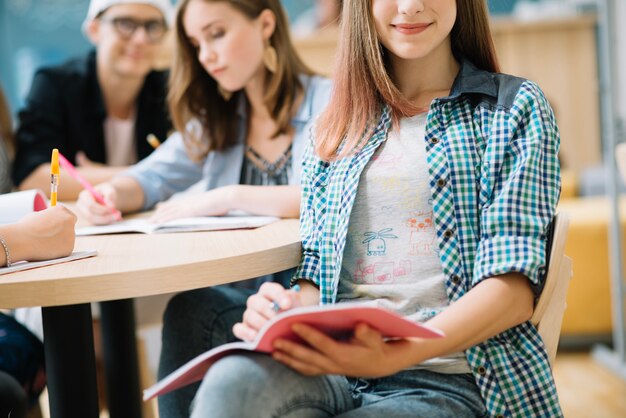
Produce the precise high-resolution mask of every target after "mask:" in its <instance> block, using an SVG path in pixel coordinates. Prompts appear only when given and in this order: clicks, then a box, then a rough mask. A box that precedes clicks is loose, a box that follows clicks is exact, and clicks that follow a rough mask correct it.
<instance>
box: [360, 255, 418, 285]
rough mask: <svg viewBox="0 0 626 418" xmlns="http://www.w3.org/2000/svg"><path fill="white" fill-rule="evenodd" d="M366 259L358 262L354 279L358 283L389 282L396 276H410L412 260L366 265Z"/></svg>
mask: <svg viewBox="0 0 626 418" xmlns="http://www.w3.org/2000/svg"><path fill="white" fill-rule="evenodd" d="M364 264H365V260H363V259H359V260H358V261H357V262H356V269H355V270H354V275H353V280H354V283H356V284H389V283H393V282H394V281H395V279H396V278H399V277H403V276H408V275H409V274H410V273H411V262H410V261H409V260H400V261H399V262H397V263H396V262H394V261H386V262H380V263H373V264H368V265H364Z"/></svg>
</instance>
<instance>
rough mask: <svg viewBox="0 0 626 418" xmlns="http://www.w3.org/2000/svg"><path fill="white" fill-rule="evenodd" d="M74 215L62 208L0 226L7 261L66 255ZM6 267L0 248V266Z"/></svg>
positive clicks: (68, 252)
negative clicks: (7, 254) (7, 251)
mask: <svg viewBox="0 0 626 418" xmlns="http://www.w3.org/2000/svg"><path fill="white" fill-rule="evenodd" d="M75 223H76V216H75V215H74V214H73V213H72V212H70V211H69V210H68V209H67V208H65V207H64V206H55V207H53V208H49V209H46V210H44V211H41V212H34V213H31V214H29V215H26V216H25V217H24V218H22V219H21V220H20V221H18V222H16V223H14V224H9V225H1V226H0V236H2V237H3V238H4V241H5V242H6V245H7V248H8V250H9V256H10V257H11V262H12V263H15V262H17V261H22V260H29V261H35V260H48V259H52V258H58V257H64V256H67V255H69V254H70V253H71V252H72V250H73V249H74V224H75ZM6 264H7V258H6V253H5V251H4V248H2V247H0V266H5V265H6Z"/></svg>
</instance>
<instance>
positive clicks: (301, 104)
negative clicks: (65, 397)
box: [78, 0, 331, 418]
mask: <svg viewBox="0 0 626 418" xmlns="http://www.w3.org/2000/svg"><path fill="white" fill-rule="evenodd" d="M175 26H176V28H175V31H176V33H175V34H176V44H177V45H176V50H175V61H174V65H173V67H172V71H171V78H170V91H169V95H168V101H169V108H170V115H171V117H172V120H173V122H174V125H175V127H176V129H177V131H178V132H176V133H174V134H173V135H171V136H170V138H169V139H168V140H167V141H165V142H164V143H163V144H162V145H160V146H159V147H158V149H157V150H156V151H155V152H154V153H153V154H152V155H151V156H150V157H148V158H147V159H145V160H143V161H142V162H140V163H139V164H137V165H136V166H134V167H132V168H131V169H130V170H129V171H128V172H126V173H124V174H123V175H121V176H118V177H116V178H114V179H112V180H111V181H110V182H108V183H104V184H101V185H99V186H97V189H98V190H99V191H100V192H102V194H103V195H104V196H105V198H106V199H107V200H108V201H109V202H110V204H111V205H114V206H115V208H117V209H119V210H120V211H122V212H132V211H137V210H140V209H144V210H145V209H151V208H152V207H154V206H155V205H156V210H155V213H154V215H153V219H154V220H155V221H157V222H160V221H167V220H170V219H173V218H180V217H190V216H204V215H223V214H226V213H228V212H229V211H231V210H243V211H246V212H250V213H253V214H258V215H273V216H279V217H297V216H298V214H299V207H300V171H301V161H302V153H303V150H304V144H305V142H306V139H305V138H306V136H307V135H308V126H309V123H310V122H312V120H313V118H314V117H315V116H316V115H317V114H318V113H320V112H321V110H322V109H323V107H324V106H325V105H326V103H327V102H328V97H329V93H330V86H331V85H330V82H329V80H327V79H324V78H321V77H317V76H314V75H313V74H312V72H311V71H310V70H309V69H308V68H307V67H306V66H305V65H304V64H303V63H302V61H301V60H300V58H299V57H298V55H297V54H296V52H295V50H294V47H293V45H292V43H291V40H290V37H289V28H288V23H287V18H286V16H285V13H284V11H283V9H282V7H281V5H280V1H279V0H218V1H215V0H182V1H181V2H180V3H179V5H178V11H177V16H176V25H175ZM183 191H184V192H185V193H183V194H181V195H178V196H176V198H174V199H171V200H168V201H166V202H164V201H165V200H167V199H168V198H169V197H171V196H172V195H173V194H175V193H177V192H183ZM158 202H163V203H159V204H158V205H157V203H158ZM78 209H79V210H80V211H81V212H82V213H83V214H85V215H86V217H87V218H88V219H89V220H90V221H91V222H93V223H100V224H102V223H111V222H113V221H115V220H116V214H113V213H111V211H110V209H108V208H107V207H105V206H102V205H99V204H98V203H96V202H95V201H94V200H93V198H92V196H91V195H90V194H89V193H87V192H83V193H81V194H80V196H79V200H78ZM289 276H290V274H289V273H287V272H282V273H277V274H276V275H271V276H266V277H261V278H257V279H253V281H251V282H244V283H237V284H235V285H233V287H237V288H232V287H227V286H224V287H219V288H210V289H200V290H196V291H191V292H185V293H181V294H178V295H177V296H175V297H174V298H173V299H172V300H171V301H170V302H169V304H168V307H167V309H166V312H165V316H164V319H163V347H162V351H161V359H160V365H159V375H160V376H163V375H167V374H169V373H170V372H171V371H172V370H174V369H176V368H178V367H179V366H181V365H182V364H183V363H185V362H186V361H187V360H188V359H189V358H191V357H194V356H196V355H198V354H200V353H201V352H203V351H205V350H207V349H209V348H211V346H212V345H219V344H222V343H225V342H228V341H231V340H233V339H234V336H233V334H232V331H231V329H232V326H233V324H234V323H235V322H237V320H238V319H239V318H240V317H241V314H242V312H243V311H244V310H245V301H246V298H247V297H248V296H249V295H250V294H251V293H252V292H253V291H255V290H256V289H257V288H258V284H259V283H260V282H264V281H279V282H282V283H287V282H288V280H289ZM173 280H175V279H174V278H173ZM242 287H243V288H242ZM196 388H197V385H196V386H190V387H188V388H185V390H183V391H178V392H176V393H174V394H172V395H170V396H164V397H162V398H160V399H159V411H160V415H161V417H163V418H169V417H176V416H184V417H186V416H188V414H189V404H190V402H191V400H192V399H193V396H194V393H195V389H196Z"/></svg>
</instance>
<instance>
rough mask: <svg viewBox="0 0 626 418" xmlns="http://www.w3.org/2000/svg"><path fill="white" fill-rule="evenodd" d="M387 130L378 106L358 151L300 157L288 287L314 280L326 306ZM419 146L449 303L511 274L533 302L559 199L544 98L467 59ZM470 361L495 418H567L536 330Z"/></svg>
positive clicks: (476, 350)
mask: <svg viewBox="0 0 626 418" xmlns="http://www.w3.org/2000/svg"><path fill="white" fill-rule="evenodd" d="M391 125H392V124H391V114H390V111H389V109H388V108H386V107H384V106H383V107H382V110H381V116H380V119H379V121H378V123H377V125H376V127H375V129H374V130H373V131H372V132H373V133H371V134H370V137H369V138H367V141H366V142H365V145H364V146H363V148H362V149H361V150H360V151H358V152H356V153H355V154H353V155H351V156H349V157H347V158H343V159H340V160H337V161H333V162H330V163H329V162H326V161H322V160H321V159H320V158H319V157H317V156H316V155H315V153H314V152H313V145H312V142H313V141H310V143H309V145H308V147H307V148H308V149H307V151H306V152H305V158H304V163H303V164H304V167H303V177H302V205H301V219H300V229H301V235H302V247H303V255H302V260H301V263H300V265H299V267H298V269H297V272H296V274H295V276H294V278H293V281H295V280H300V279H304V280H310V281H312V282H313V283H314V284H315V285H317V286H318V287H319V289H320V303H322V304H326V303H334V302H335V298H336V295H337V282H338V280H339V273H340V271H341V263H342V257H343V250H344V246H345V243H346V234H347V232H348V221H349V219H350V211H351V209H352V206H353V203H354V199H355V196H356V191H357V186H358V182H359V177H360V174H361V172H362V171H363V168H364V167H365V166H366V164H367V163H368V162H369V161H370V159H371V157H372V155H373V154H374V152H375V151H376V149H377V148H378V147H379V145H380V144H381V143H383V142H384V141H385V140H386V139H387V135H388V133H389V131H390V129H391ZM424 140H425V142H426V151H427V163H428V168H429V177H430V189H431V194H432V202H433V211H434V224H435V228H436V232H437V239H438V245H439V250H440V257H441V264H442V267H443V272H444V274H445V277H446V289H447V293H448V296H449V299H450V301H454V300H457V299H458V298H460V297H461V296H463V295H464V294H465V293H466V292H467V291H469V290H470V289H471V288H473V287H474V286H476V285H477V284H478V283H480V282H481V281H482V280H485V279H487V278H490V277H493V276H496V275H502V274H505V273H510V272H518V273H521V274H524V275H525V276H526V277H528V280H529V281H530V283H531V285H532V287H533V289H534V291H535V292H536V294H537V295H538V294H539V293H540V291H541V289H542V285H543V280H544V278H545V266H546V244H547V234H548V226H549V224H550V222H551V220H552V218H553V217H554V214H555V208H556V205H557V202H558V199H559V194H560V168H559V162H558V157H557V153H558V149H559V143H560V139H559V133H558V129H557V127H556V123H555V119H554V115H553V112H552V109H551V108H550V105H549V104H548V102H547V100H546V98H545V97H544V95H543V93H542V92H541V90H540V89H539V88H538V87H537V86H536V85H535V84H534V83H532V82H530V81H528V80H524V79H521V78H517V77H512V76H509V75H504V74H494V73H489V72H486V71H483V70H479V69H477V68H476V67H475V66H473V65H472V64H471V63H469V62H467V61H463V62H461V69H460V71H459V74H458V75H457V77H456V80H455V82H454V84H453V87H452V89H451V92H450V95H449V96H448V97H444V98H438V99H436V100H434V101H433V102H432V104H431V106H430V110H429V112H428V118H427V125H426V135H425V138H424ZM465 353H466V356H467V360H468V362H469V365H470V367H471V369H472V371H473V374H474V376H475V379H476V383H477V384H478V387H479V388H480V391H481V394H482V397H483V399H484V401H485V405H486V407H487V410H488V411H489V414H490V416H493V417H560V416H562V412H561V409H560V406H559V401H558V397H557V392H556V387H555V384H554V380H553V377H552V372H551V368H550V365H549V363H548V356H547V354H546V351H545V349H544V345H543V341H542V339H541V337H540V336H539V334H538V332H537V330H536V329H535V327H534V326H533V325H532V324H531V323H530V322H527V323H524V324H521V325H519V326H517V327H514V328H512V329H509V330H507V331H504V332H503V333H501V334H499V335H497V336H495V337H493V338H490V339H489V340H487V341H485V342H483V343H480V344H478V345H476V346H474V347H471V348H469V349H467V350H466V351H465Z"/></svg>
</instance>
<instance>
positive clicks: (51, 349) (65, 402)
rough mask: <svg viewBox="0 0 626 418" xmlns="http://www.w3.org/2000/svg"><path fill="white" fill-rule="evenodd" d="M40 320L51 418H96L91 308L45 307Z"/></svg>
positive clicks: (96, 404) (79, 306)
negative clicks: (41, 321)
mask: <svg viewBox="0 0 626 418" xmlns="http://www.w3.org/2000/svg"><path fill="white" fill-rule="evenodd" d="M42 320H43V331H44V352H45V356H46V373H47V376H48V396H49V401H50V416H51V418H74V417H76V418H97V417H98V415H99V412H98V390H97V383H96V365H95V360H94V359H95V357H94V348H93V328H92V322H91V306H90V305H89V304H80V305H69V306H58V307H56V306H55V307H46V308H43V309H42Z"/></svg>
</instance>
